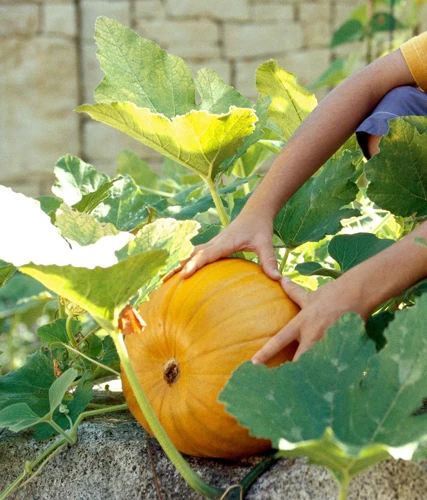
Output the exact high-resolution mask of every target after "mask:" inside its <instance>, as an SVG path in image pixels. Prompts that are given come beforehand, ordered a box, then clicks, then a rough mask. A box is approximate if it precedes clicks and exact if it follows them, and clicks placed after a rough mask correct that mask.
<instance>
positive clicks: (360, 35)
mask: <svg viewBox="0 0 427 500" xmlns="http://www.w3.org/2000/svg"><path fill="white" fill-rule="evenodd" d="M365 34H366V33H365V26H364V25H363V24H362V23H361V22H360V21H358V20H357V19H349V20H348V21H346V22H345V23H344V24H343V25H341V26H340V27H339V28H338V30H337V31H335V33H334V35H333V37H332V40H331V44H330V47H331V48H334V47H338V45H342V44H344V43H352V42H360V41H361V40H363V39H364V38H365Z"/></svg>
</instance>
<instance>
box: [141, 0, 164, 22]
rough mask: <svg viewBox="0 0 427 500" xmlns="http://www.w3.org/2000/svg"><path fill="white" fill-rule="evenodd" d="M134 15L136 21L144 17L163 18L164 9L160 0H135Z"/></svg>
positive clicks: (142, 19) (144, 18)
mask: <svg viewBox="0 0 427 500" xmlns="http://www.w3.org/2000/svg"><path fill="white" fill-rule="evenodd" d="M135 17H136V21H137V22H141V21H144V20H146V19H165V17H166V9H165V6H164V4H163V2H162V1H161V0H136V2H135Z"/></svg>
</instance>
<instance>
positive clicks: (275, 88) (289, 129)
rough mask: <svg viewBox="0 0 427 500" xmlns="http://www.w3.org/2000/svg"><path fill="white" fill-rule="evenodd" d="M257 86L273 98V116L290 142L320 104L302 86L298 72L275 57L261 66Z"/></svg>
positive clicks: (271, 113) (271, 111)
mask: <svg viewBox="0 0 427 500" xmlns="http://www.w3.org/2000/svg"><path fill="white" fill-rule="evenodd" d="M256 88H257V90H258V92H259V94H260V96H268V97H270V98H271V104H270V106H269V113H270V118H271V119H272V120H273V121H274V122H275V123H276V124H277V125H278V126H279V127H280V129H281V130H282V137H283V139H285V140H286V141H287V140H289V138H290V137H291V135H292V134H293V133H294V131H295V130H296V129H297V128H298V127H299V125H300V124H301V123H302V121H303V120H304V118H305V117H306V116H307V115H308V114H309V113H311V111H312V110H313V109H314V108H315V107H316V104H317V100H316V97H315V96H314V94H311V93H309V92H308V91H307V90H306V89H305V88H304V87H302V86H301V85H298V83H297V81H296V78H295V75H293V74H292V73H289V72H287V71H286V70H285V69H283V68H281V67H280V66H279V65H278V64H277V62H276V61H274V60H271V61H268V62H266V63H264V64H262V65H261V66H260V67H259V68H258V69H257V72H256Z"/></svg>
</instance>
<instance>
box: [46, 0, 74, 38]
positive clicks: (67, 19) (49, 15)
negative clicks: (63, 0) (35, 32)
mask: <svg viewBox="0 0 427 500" xmlns="http://www.w3.org/2000/svg"><path fill="white" fill-rule="evenodd" d="M43 8H44V10H43V14H44V15H43V31H44V32H45V33H49V34H52V35H65V36H69V37H74V36H76V35H77V17H76V7H75V5H74V4H72V3H68V4H45V5H44V7H43Z"/></svg>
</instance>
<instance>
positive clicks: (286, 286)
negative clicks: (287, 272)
mask: <svg viewBox="0 0 427 500" xmlns="http://www.w3.org/2000/svg"><path fill="white" fill-rule="evenodd" d="M280 284H281V285H282V288H283V290H284V291H285V292H286V295H287V296H288V297H289V298H290V299H291V300H293V301H294V302H295V303H296V304H298V305H299V306H300V307H301V308H303V307H304V306H305V305H306V304H307V301H308V298H309V295H310V292H309V291H308V290H306V289H305V288H304V287H302V286H301V285H298V284H297V283H294V282H293V281H291V280H290V279H289V278H288V277H287V276H283V278H282V279H281V281H280Z"/></svg>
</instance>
